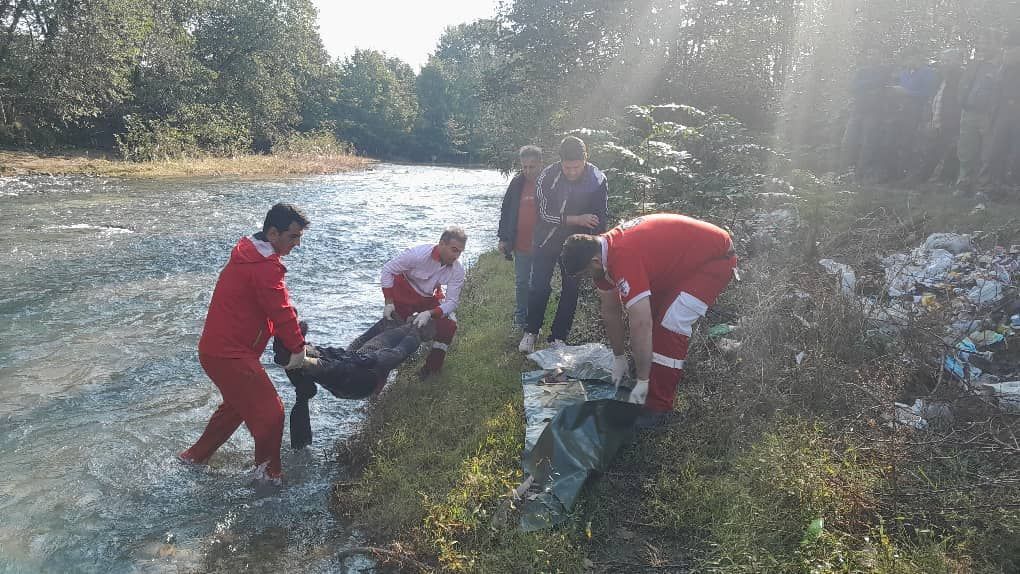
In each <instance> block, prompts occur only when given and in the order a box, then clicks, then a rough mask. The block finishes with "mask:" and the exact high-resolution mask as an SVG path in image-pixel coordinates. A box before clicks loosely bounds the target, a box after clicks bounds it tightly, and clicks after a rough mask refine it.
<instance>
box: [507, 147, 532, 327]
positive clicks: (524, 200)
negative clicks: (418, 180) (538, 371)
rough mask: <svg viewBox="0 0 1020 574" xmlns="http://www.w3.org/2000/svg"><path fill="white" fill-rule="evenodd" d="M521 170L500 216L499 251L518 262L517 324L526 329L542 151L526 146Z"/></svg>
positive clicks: (515, 178)
mask: <svg viewBox="0 0 1020 574" xmlns="http://www.w3.org/2000/svg"><path fill="white" fill-rule="evenodd" d="M517 156H518V158H519V159H520V162H521V171H520V173H518V174H517V175H516V176H515V177H514V178H513V179H512V180H511V181H510V186H509V187H507V189H506V194H505V195H503V208H502V209H501V210H500V213H499V230H498V231H497V232H496V234H497V236H498V237H499V250H500V251H501V252H502V253H503V254H504V255H506V257H507V259H513V260H514V277H515V281H516V285H517V306H516V307H515V309H514V324H515V325H516V326H518V327H520V328H521V329H524V328H525V327H526V319H527V316H528V289H529V288H530V286H531V262H532V258H531V248H532V236H533V231H534V230H535V222H536V220H537V219H538V207H537V206H536V205H535V183H536V182H537V181H538V174H539V173H540V172H541V171H542V148H540V147H538V146H533V145H526V146H524V147H522V148H521V150H520V151H519V152H518V154H517Z"/></svg>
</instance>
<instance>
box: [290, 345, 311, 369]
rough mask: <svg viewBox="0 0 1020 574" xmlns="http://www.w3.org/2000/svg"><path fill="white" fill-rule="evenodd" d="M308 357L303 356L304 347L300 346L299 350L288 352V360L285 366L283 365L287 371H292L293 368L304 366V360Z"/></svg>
mask: <svg viewBox="0 0 1020 574" xmlns="http://www.w3.org/2000/svg"><path fill="white" fill-rule="evenodd" d="M307 360H308V357H306V356H305V348H304V347H303V346H302V347H301V351H300V352H297V353H291V354H290V361H288V362H287V366H285V367H284V369H285V370H287V371H293V370H294V369H300V368H301V367H303V366H305V362H306V361H307Z"/></svg>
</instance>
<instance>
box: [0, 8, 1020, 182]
mask: <svg viewBox="0 0 1020 574" xmlns="http://www.w3.org/2000/svg"><path fill="white" fill-rule="evenodd" d="M1018 22H1020V1H1018V0H932V1H931V2H905V1H903V0H849V1H843V0H725V1H720V0H514V1H513V2H510V1H505V2H501V3H500V7H499V9H498V11H497V13H496V14H495V15H494V17H493V18H492V19H485V20H479V21H476V22H474V23H470V24H461V25H457V26H451V27H450V28H448V29H447V30H446V31H445V33H444V34H443V36H442V37H441V39H440V41H439V43H438V45H437V46H436V49H435V51H434V52H433V54H432V55H431V57H430V59H429V61H428V63H427V64H426V65H425V66H424V67H423V68H422V69H421V71H420V72H419V73H417V74H416V73H415V71H414V70H412V69H411V68H410V67H409V66H407V65H406V64H405V63H403V62H400V61H398V60H395V59H393V58H389V57H387V56H385V55H384V54H381V53H378V52H372V51H359V52H357V53H355V54H354V55H352V56H350V57H349V58H346V59H345V60H343V61H332V60H331V59H330V58H329V56H328V55H327V54H326V52H325V50H324V49H323V46H322V42H321V40H320V37H319V30H318V28H317V24H316V12H315V8H314V6H313V4H312V1H311V0H158V1H157V0H81V1H72V0H0V144H2V143H6V144H8V145H10V144H16V145H26V144H37V145H38V144H59V143H65V144H67V143H70V144H79V145H81V144H84V145H99V146H103V145H107V146H111V145H114V144H115V143H117V142H119V144H120V146H121V149H122V151H123V152H124V153H125V155H128V156H131V157H138V158H143V157H149V156H153V157H155V156H162V155H164V154H165V153H193V152H194V151H195V150H193V149H192V148H191V146H193V145H194V146H199V148H200V149H199V150H198V151H201V150H203V149H204V150H206V151H211V152H215V153H235V152H236V151H243V150H249V151H250V150H255V151H267V150H269V149H272V147H273V145H274V144H275V143H276V142H277V141H280V140H281V139H282V138H287V137H289V135H290V134H291V133H292V132H295V131H296V132H308V131H315V130H319V131H321V130H322V129H333V128H334V127H335V130H336V133H337V135H338V136H340V137H342V138H345V139H348V140H350V141H351V142H352V143H354V144H355V146H356V147H357V149H358V150H359V151H360V152H362V153H366V154H370V155H374V156H378V157H384V158H385V157H401V158H406V159H415V160H424V161H444V162H478V161H486V162H489V163H492V164H493V165H497V166H499V167H503V168H509V167H510V166H511V165H512V160H513V157H514V152H515V151H516V149H517V148H518V147H519V146H520V145H523V144H526V143H539V144H544V145H545V147H547V148H551V147H553V146H554V144H555V143H556V141H557V140H558V139H559V138H560V137H562V135H563V134H564V133H567V132H569V131H570V130H573V129H575V128H577V127H578V126H595V127H599V128H602V127H609V128H612V127H614V126H617V125H619V123H620V122H624V123H625V122H626V113H625V110H626V109H627V107H628V106H630V105H632V104H641V105H644V104H649V105H665V104H668V103H670V102H684V103H687V104H690V105H692V106H695V107H696V108H698V109H702V110H706V112H707V113H709V114H713V115H714V117H724V116H730V117H734V118H739V119H740V121H741V123H742V124H743V125H745V126H747V129H748V130H750V131H753V132H756V133H757V134H758V135H759V136H760V138H762V141H764V142H766V143H767V144H768V145H769V146H770V147H775V148H782V149H785V150H788V151H789V152H790V154H791V158H792V159H793V160H794V161H796V162H803V163H809V164H810V163H815V164H819V165H822V166H824V165H825V157H826V154H827V153H828V152H829V151H831V150H832V149H833V148H834V146H835V144H836V143H837V142H838V141H839V139H840V135H841V132H842V128H843V126H844V124H845V118H846V113H847V109H848V107H849V94H848V89H847V87H848V84H849V81H850V78H851V77H852V74H853V71H854V70H855V69H856V68H857V67H858V66H859V65H861V63H862V62H864V61H870V60H874V59H880V60H882V59H884V60H886V61H888V62H894V61H895V60H896V58H897V54H898V53H899V52H900V51H902V50H903V49H905V48H907V47H911V48H920V49H921V50H922V52H924V53H927V54H928V55H929V56H934V55H935V54H936V53H937V52H938V51H939V50H941V49H944V48H950V47H952V48H960V49H961V50H962V51H963V53H969V50H970V49H971V48H972V47H973V45H974V43H975V41H976V39H977V37H978V36H979V35H980V34H982V33H983V32H984V31H986V30H989V29H992V28H1003V27H1005V26H1008V25H1014V26H1016V25H1020V24H1018ZM213 115H215V116H216V117H215V121H212V122H207V121H205V119H206V118H210V117H212V116H213ZM227 124H229V129H226V128H227V127H228V126H227ZM327 126H328V127H327ZM146 131H148V132H149V133H145V132H146ZM161 138H166V139H165V141H163V140H162V139H161ZM133 145H138V146H139V148H138V149H131V146H133ZM207 146H208V147H207ZM173 150H178V151H173Z"/></svg>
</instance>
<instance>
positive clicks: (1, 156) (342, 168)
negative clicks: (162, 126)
mask: <svg viewBox="0 0 1020 574" xmlns="http://www.w3.org/2000/svg"><path fill="white" fill-rule="evenodd" d="M377 163H378V161H377V160H374V159H370V158H366V157H360V156H356V155H349V154H335V155H311V154H309V155H304V154H301V155H297V154H295V155H258V154H251V155H242V156H236V157H227V158H219V157H200V158H182V159H174V160H163V161H146V162H132V161H127V160H124V159H120V158H118V157H116V155H114V154H112V153H110V152H107V151H103V150H89V149H75V150H65V151H59V152H52V153H47V152H36V151H26V150H0V176H26V175H83V176H91V177H125V178H136V179H184V178H193V177H213V178H218V177H230V178H245V179H249V178H250V179H266V178H278V177H298V176H307V175H329V174H335V173H343V172H348V171H354V170H359V169H366V168H369V167H371V166H373V165H375V164H377Z"/></svg>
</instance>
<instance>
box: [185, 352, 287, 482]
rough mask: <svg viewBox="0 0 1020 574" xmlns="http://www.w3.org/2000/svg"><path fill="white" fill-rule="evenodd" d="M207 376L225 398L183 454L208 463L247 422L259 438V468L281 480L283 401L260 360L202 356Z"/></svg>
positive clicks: (265, 473)
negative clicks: (200, 434)
mask: <svg viewBox="0 0 1020 574" xmlns="http://www.w3.org/2000/svg"><path fill="white" fill-rule="evenodd" d="M198 359H199V362H200V363H201V364H202V368H203V369H204V370H205V372H206V374H207V375H208V376H209V378H210V379H212V382H213V384H214V385H216V388H218V389H219V390H220V394H221V395H222V396H223V402H222V403H221V404H220V406H219V408H217V409H216V412H214V413H213V415H212V418H210V419H209V423H208V424H207V425H206V427H205V432H203V433H202V436H201V437H199V439H198V442H196V443H195V444H194V445H192V446H191V448H189V449H187V450H185V451H184V452H182V453H181V454H180V457H181V458H183V459H186V460H189V461H193V462H198V463H204V462H206V461H207V460H209V457H211V456H212V455H213V453H215V452H216V450H217V449H219V448H220V447H221V446H222V445H223V443H225V442H227V439H229V438H230V436H231V435H233V434H234V431H236V430H237V427H239V426H241V423H242V422H243V423H244V424H245V425H246V426H247V427H248V431H249V432H251V434H252V437H254V439H255V467H256V469H258V472H259V473H261V474H264V476H265V477H266V478H270V479H277V478H280V476H281V475H282V469H281V467H280V442H281V441H282V440H283V419H284V414H283V402H282V401H280V395H278V394H277V393H276V388H275V387H273V383H272V381H270V380H269V376H268V375H266V371H265V369H263V368H262V365H261V363H259V359H258V358H255V357H249V358H242V359H223V358H218V357H209V356H206V355H203V354H199V355H198Z"/></svg>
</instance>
